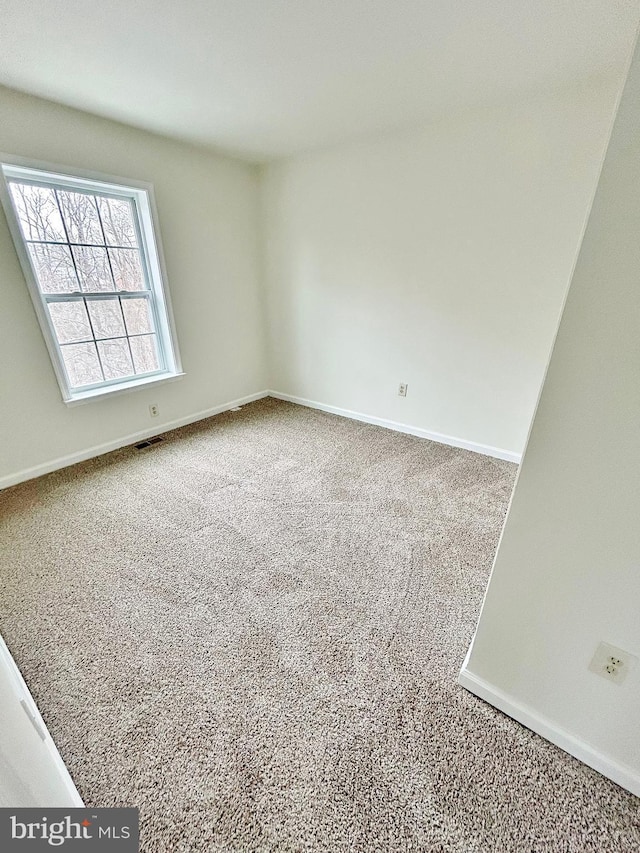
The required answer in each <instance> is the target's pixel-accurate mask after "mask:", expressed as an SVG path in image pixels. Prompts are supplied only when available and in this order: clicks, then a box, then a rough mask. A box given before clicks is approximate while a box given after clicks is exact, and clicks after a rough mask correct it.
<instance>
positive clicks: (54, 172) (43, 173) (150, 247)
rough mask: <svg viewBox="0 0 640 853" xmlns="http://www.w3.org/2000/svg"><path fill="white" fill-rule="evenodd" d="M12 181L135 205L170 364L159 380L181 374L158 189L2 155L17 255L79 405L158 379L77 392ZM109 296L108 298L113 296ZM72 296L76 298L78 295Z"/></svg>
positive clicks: (71, 397) (62, 380)
mask: <svg viewBox="0 0 640 853" xmlns="http://www.w3.org/2000/svg"><path fill="white" fill-rule="evenodd" d="M10 178H14V179H20V178H23V179H24V180H33V181H35V182H36V183H38V184H40V185H46V184H50V185H51V186H53V187H66V188H68V189H71V190H73V189H78V190H80V191H85V192H91V193H98V194H99V193H101V192H102V193H105V194H107V195H110V196H115V197H118V198H125V199H127V200H128V201H130V202H131V205H132V211H133V218H134V222H135V227H136V231H137V233H138V242H139V246H138V249H139V253H140V261H141V264H142V269H143V271H144V277H145V279H146V281H147V283H148V290H147V291H145V293H148V294H149V297H150V305H151V311H152V314H153V317H154V327H155V328H154V331H155V334H156V342H157V347H158V350H159V353H160V355H161V359H162V361H163V362H164V367H163V369H162V370H161V372H160V373H159V374H157V375H159V376H162V378H172V377H174V376H179V375H181V374H182V372H183V371H182V365H181V361H180V352H179V349H178V338H177V334H176V327H175V319H174V315H173V310H172V306H171V297H170V294H169V284H168V278H167V270H166V265H165V261H164V254H163V250H162V239H161V235H160V223H159V220H158V214H157V208H156V203H155V195H154V189H153V184H151V183H148V182H142V181H130V180H129V181H127V182H126V183H122V184H121V183H116V181H117V180H118V179H116V178H114V177H113V176H111V175H104V174H98V173H95V172H87V171H85V170H82V169H74V170H69V169H68V168H66V167H62V168H59V169H58V167H56V166H54V165H53V164H51V163H42V162H40V161H29V160H27V159H25V158H23V157H16V156H15V155H12V154H3V153H0V203H1V205H2V207H3V208H4V211H5V215H6V218H7V223H8V225H9V230H10V232H11V236H12V239H13V242H14V245H15V249H16V253H17V255H18V259H19V261H20V265H21V267H22V271H23V274H24V278H25V281H26V284H27V288H28V290H29V294H30V296H31V299H32V302H33V306H34V309H35V313H36V316H37V318H38V321H39V323H40V328H41V331H42V335H43V338H44V340H45V344H46V346H47V349H48V351H49V356H50V359H51V363H52V365H53V370H54V373H55V375H56V379H57V380H58V384H59V386H60V391H61V393H62V399H63V401H64V402H65V403H75V402H77V401H88V400H96V399H98V398H99V397H100V396H102V395H103V394H110V393H112V392H113V391H114V390H126V389H128V388H135V387H138V386H140V385H145V384H147V383H148V382H149V381H153V379H154V378H156V375H154V374H152V375H150V376H146V377H145V376H142V377H140V378H139V379H137V377H135V376H134V377H132V378H128V379H127V378H125V379H124V380H121V381H115V380H108V381H106V382H102V383H100V384H99V385H98V386H97V387H90V389H89V390H88V391H84V390H83V389H82V388H79V389H72V388H71V386H70V383H69V379H68V376H67V370H66V368H65V365H64V359H63V357H62V352H61V349H60V345H59V343H58V339H57V335H56V333H55V329H54V327H53V324H52V322H51V318H50V315H49V311H48V310H47V306H46V297H47V294H43V293H42V291H41V290H40V286H39V283H38V276H37V273H36V270H35V268H34V266H33V263H32V260H31V257H30V255H29V252H28V251H27V246H26V243H25V240H24V236H23V234H22V229H21V227H20V223H19V217H18V213H17V211H16V208H15V204H14V200H13V199H12V197H11V193H10V192H9V184H8V180H9V179H10ZM65 231H66V229H65ZM105 293H107V294H108V292H105ZM117 294H118V291H114V295H117ZM68 295H69V296H70V297H72V296H73V294H68Z"/></svg>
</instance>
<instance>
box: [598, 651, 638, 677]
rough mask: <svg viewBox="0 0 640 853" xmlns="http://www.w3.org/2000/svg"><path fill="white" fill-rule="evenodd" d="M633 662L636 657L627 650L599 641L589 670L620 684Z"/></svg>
mask: <svg viewBox="0 0 640 853" xmlns="http://www.w3.org/2000/svg"><path fill="white" fill-rule="evenodd" d="M635 663H637V658H636V657H634V655H630V654H629V652H625V651H624V650H623V649H619V648H617V647H616V646H611V645H609V643H600V645H599V646H598V648H597V649H596V653H595V654H594V656H593V658H592V660H591V663H590V664H589V670H590V671H591V672H595V674H596V675H600V676H602V678H606V679H607V681H613V683H614V684H622V682H623V681H624V680H625V678H626V677H627V675H628V674H629V671H630V670H631V669H633V667H634V665H635Z"/></svg>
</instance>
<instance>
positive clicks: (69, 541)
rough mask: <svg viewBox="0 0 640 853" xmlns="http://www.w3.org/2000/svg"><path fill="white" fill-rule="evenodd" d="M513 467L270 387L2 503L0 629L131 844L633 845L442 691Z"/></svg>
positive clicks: (518, 734)
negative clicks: (278, 395) (118, 813)
mask: <svg viewBox="0 0 640 853" xmlns="http://www.w3.org/2000/svg"><path fill="white" fill-rule="evenodd" d="M514 476H515V467H514V466H513V465H510V464H508V463H506V462H500V461H497V460H494V459H489V458H486V457H482V456H479V455H476V454H473V453H469V452H466V451H463V450H457V449H454V448H450V447H445V446H442V445H438V444H434V443H431V442H428V441H424V440H421V439H418V438H413V437H411V436H406V435H400V434H398V433H393V432H390V431H387V430H384V429H380V428H378V427H374V426H368V425H364V424H360V423H356V422H353V421H348V420H344V419H341V418H338V417H334V416H331V415H326V414H322V413H319V412H315V411H311V410H308V409H303V408H299V407H296V406H293V405H290V404H287V403H282V402H277V401H275V400H264V401H260V402H258V403H254V404H252V405H250V406H246V407H244V408H243V409H242V410H241V411H239V412H235V413H228V414H226V415H222V416H219V417H216V418H213V419H210V420H208V421H204V422H201V423H200V424H197V425H193V426H191V427H186V428H184V429H181V430H177V431H175V432H172V433H169V434H167V435H166V437H165V441H164V442H163V443H161V444H157V445H155V446H153V447H152V448H149V449H147V450H144V451H136V450H134V449H132V448H128V449H124V450H121V451H117V452H115V453H111V454H109V455H107V456H104V457H101V458H99V459H97V460H92V461H90V462H87V463H83V464H82V465H78V466H75V467H73V468H69V469H66V470H64V471H61V472H57V473H55V474H51V475H48V476H46V477H43V478H41V479H39V480H36V481H32V482H30V483H26V484H24V485H21V486H18V487H15V488H12V489H9V490H6V491H5V492H3V493H1V494H0V513H1V525H2V527H1V531H0V534H1V535H0V630H1V631H2V634H3V635H4V637H5V640H6V641H7V644H8V646H9V648H10V650H11V652H12V654H13V656H14V658H15V659H16V662H17V663H18V665H19V666H20V668H21V670H22V672H23V675H24V677H25V680H26V682H27V684H28V685H29V687H30V689H31V691H32V693H33V695H34V698H35V700H36V702H37V703H38V706H39V708H40V710H41V712H42V714H43V717H44V719H45V721H46V723H47V725H48V727H49V730H50V732H51V734H52V735H53V737H54V740H55V741H56V743H57V745H58V748H59V750H60V752H61V754H62V756H63V758H64V760H65V762H66V764H67V766H68V767H69V770H70V772H71V775H72V777H73V779H74V781H75V783H76V785H77V787H78V789H79V791H80V793H81V795H82V797H83V798H84V800H85V802H86V803H87V804H88V805H92V806H111V805H114V806H115V805H136V806H139V808H140V813H141V828H142V832H141V837H142V849H143V850H144V851H145V852H146V853H169V851H170V853H180V851H202V853H209V851H238V852H239V853H253V851H255V853H258V851H273V853H276V851H282V853H285V851H286V852H287V853H293V851H323V853H340V851H349V853H351V851H354V853H369V851H385V853H386V851H433V853H435V851H441V853H444V851H458V852H459V853H463V851H464V853H484V851H491V853H494V851H496V852H497V853H511V851H518V853H520V851H522V853H525V851H526V853H533V851H536V853H537V851H544V853H565V851H566V853H574V852H575V853H590V851H593V853H596V851H597V853H603V851H620V853H630V851H637V850H640V818H639V812H638V800H637V799H636V798H634V797H633V796H632V795H630V794H627V793H625V792H624V791H623V790H622V789H620V788H618V787H617V786H616V785H614V784H613V783H610V782H608V781H607V780H606V779H604V778H603V777H601V776H599V775H598V774H597V773H595V772H594V771H592V770H590V769H589V768H587V767H585V766H583V765H581V764H580V763H579V762H577V761H575V760H574V759H572V758H571V757H569V756H568V755H566V754H564V753H563V752H561V751H560V750H558V749H556V748H555V747H554V746H552V745H551V744H549V743H547V742H546V741H544V740H542V739H541V738H539V737H537V736H536V735H534V734H532V733H531V732H529V731H528V730H526V729H524V728H522V727H521V726H519V725H518V724H517V723H515V722H513V721H512V720H510V719H509V718H507V717H505V716H503V715H502V714H500V713H499V712H497V711H496V710H494V709H493V708H491V707H490V706H488V705H486V704H485V703H483V702H482V701H480V700H479V699H477V698H475V697H474V696H472V695H470V694H469V693H467V692H466V691H464V690H463V689H462V688H461V687H459V686H458V685H457V683H456V677H457V673H458V670H459V668H460V666H461V664H462V660H463V658H464V655H465V652H466V650H467V647H468V644H469V641H470V639H471V636H472V633H473V628H474V625H475V622H476V620H477V617H478V613H479V608H480V604H481V601H482V594H483V591H484V589H485V586H486V583H487V578H488V573H489V569H490V566H491V561H492V557H493V554H494V551H495V548H496V545H497V541H498V536H499V533H500V529H501V526H502V523H503V520H504V515H505V511H506V506H507V502H508V499H509V495H510V492H511V489H512V486H513V481H514Z"/></svg>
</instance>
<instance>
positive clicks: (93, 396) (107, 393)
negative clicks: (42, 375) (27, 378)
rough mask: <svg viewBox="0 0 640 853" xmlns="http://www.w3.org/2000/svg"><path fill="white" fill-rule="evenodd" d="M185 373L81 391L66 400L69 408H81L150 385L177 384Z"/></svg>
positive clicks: (165, 374)
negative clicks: (94, 401)
mask: <svg viewBox="0 0 640 853" xmlns="http://www.w3.org/2000/svg"><path fill="white" fill-rule="evenodd" d="M184 375H185V374H184V373H182V372H181V373H169V374H167V373H162V374H160V375H159V376H149V377H146V378H144V379H138V380H134V381H133V382H127V384H126V385H112V386H111V387H107V388H93V389H92V390H91V391H84V392H82V391H80V392H78V393H77V394H74V396H73V397H71V399H69V400H64V403H65V405H67V406H80V405H82V404H83V403H90V402H92V401H93V400H103V399H104V398H105V397H115V396H117V395H118V394H128V393H130V392H131V391H139V390H140V389H141V388H146V387H148V386H149V385H160V384H162V383H164V382H175V381H176V380H178V379H182V377H183V376H184Z"/></svg>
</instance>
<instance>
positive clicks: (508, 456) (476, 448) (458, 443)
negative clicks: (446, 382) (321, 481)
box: [267, 391, 522, 464]
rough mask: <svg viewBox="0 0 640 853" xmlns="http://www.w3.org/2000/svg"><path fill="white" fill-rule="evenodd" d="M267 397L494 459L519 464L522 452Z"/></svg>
mask: <svg viewBox="0 0 640 853" xmlns="http://www.w3.org/2000/svg"><path fill="white" fill-rule="evenodd" d="M267 393H268V395H269V397H275V398H276V400H286V401H287V402H289V403H297V404H298V405H299V406H307V407H308V408H310V409H320V411H322V412H329V413H330V414H332V415H340V416H341V417H343V418H351V419H352V420H354V421H363V422H364V423H366V424H375V425H376V426H381V427H385V429H392V430H395V431H396V432H404V433H407V434H408V435H417V436H418V437H419V438H426V439H428V440H429V441H437V442H438V444H448V445H449V446H450V447H460V448H462V449H463V450H471V451H473V452H474V453H481V454H482V455H483V456H493V457H494V458H495V459H504V460H506V461H507V462H515V463H516V464H519V463H520V462H521V460H522V454H521V453H516V452H515V451H513V450H502V449H501V448H499V447H491V446H490V445H488V444H478V443H477V442H475V441H467V440H466V439H464V438H455V437H454V436H452V435H442V434H441V433H439V432H431V431H430V430H428V429H422V427H414V426H409V424H401V423H398V422H397V421H388V420H385V418H378V417H376V416H375V415H363V414H362V413H361V412H352V411H351V410H350V409H340V408H338V406H329V405H327V404H326V403H318V402H316V401H315V400H305V399H304V398H303V397H294V396H293V395H292V394H283V393H281V392H280V391H268V392H267Z"/></svg>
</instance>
